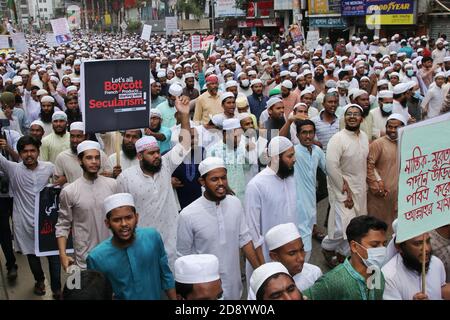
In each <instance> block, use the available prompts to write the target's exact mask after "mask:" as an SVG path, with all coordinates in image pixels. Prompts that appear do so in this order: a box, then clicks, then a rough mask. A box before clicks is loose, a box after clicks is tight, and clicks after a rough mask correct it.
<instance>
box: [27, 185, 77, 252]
mask: <svg viewBox="0 0 450 320" xmlns="http://www.w3.org/2000/svg"><path fill="white" fill-rule="evenodd" d="M60 193H61V188H57V187H53V186H47V187H45V188H44V189H43V190H41V192H39V193H38V194H37V195H36V197H35V206H34V207H35V214H34V235H35V237H34V247H35V254H36V256H38V257H44V256H55V255H59V251H58V243H57V241H56V235H55V226H56V223H57V222H58V211H59V194H60ZM66 252H67V253H73V241H72V235H71V234H70V235H69V239H67V250H66Z"/></svg>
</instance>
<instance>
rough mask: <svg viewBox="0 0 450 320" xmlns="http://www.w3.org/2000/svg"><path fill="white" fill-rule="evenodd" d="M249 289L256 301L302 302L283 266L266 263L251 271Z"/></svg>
mask: <svg viewBox="0 0 450 320" xmlns="http://www.w3.org/2000/svg"><path fill="white" fill-rule="evenodd" d="M250 288H251V289H252V291H253V292H256V300H303V295H302V294H301V292H300V290H299V289H298V288H297V286H296V285H295V281H294V279H293V278H292V276H291V275H290V274H289V272H288V270H287V269H286V267H285V266H283V265H282V264H281V263H279V262H268V263H266V264H263V265H262V266H260V267H259V268H257V269H256V270H255V271H253V273H252V276H251V278H250Z"/></svg>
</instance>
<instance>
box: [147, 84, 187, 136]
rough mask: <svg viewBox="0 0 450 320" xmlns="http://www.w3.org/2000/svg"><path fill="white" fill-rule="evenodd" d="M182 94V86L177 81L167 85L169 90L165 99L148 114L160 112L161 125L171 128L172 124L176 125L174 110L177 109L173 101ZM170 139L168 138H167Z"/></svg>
mask: <svg viewBox="0 0 450 320" xmlns="http://www.w3.org/2000/svg"><path fill="white" fill-rule="evenodd" d="M182 94H183V87H182V86H181V85H180V84H179V83H178V82H174V83H172V84H171V85H170V86H169V91H168V93H167V100H164V101H162V102H160V103H159V104H158V105H157V106H156V108H154V109H152V110H151V112H150V114H151V116H152V114H155V111H156V113H157V112H160V114H161V119H162V122H161V126H162V127H165V128H167V129H170V128H172V127H173V126H174V125H176V120H175V112H176V111H177V110H176V108H175V103H176V99H177V97H181V95H182ZM163 131H164V130H163ZM162 134H164V133H162ZM169 140H170V138H169Z"/></svg>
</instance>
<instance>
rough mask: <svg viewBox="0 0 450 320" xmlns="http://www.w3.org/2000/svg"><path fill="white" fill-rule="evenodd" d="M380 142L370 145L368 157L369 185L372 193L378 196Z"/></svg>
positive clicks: (376, 141)
mask: <svg viewBox="0 0 450 320" xmlns="http://www.w3.org/2000/svg"><path fill="white" fill-rule="evenodd" d="M381 150H382V148H381V144H380V141H378V140H375V141H374V142H373V143H371V144H370V145H369V155H368V156H367V184H368V186H369V190H370V192H372V193H373V194H376V193H377V192H378V183H377V181H378V180H379V175H378V173H377V172H376V164H377V161H378V159H379V157H380V155H381Z"/></svg>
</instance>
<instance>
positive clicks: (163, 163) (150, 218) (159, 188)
mask: <svg viewBox="0 0 450 320" xmlns="http://www.w3.org/2000/svg"><path fill="white" fill-rule="evenodd" d="M175 108H176V109H177V111H178V113H179V114H180V121H181V130H180V138H182V139H180V141H181V142H179V143H178V144H177V145H175V146H174V147H173V148H172V149H171V150H170V151H169V152H167V153H166V154H165V155H163V156H161V151H160V147H159V145H158V142H157V141H156V139H155V137H152V136H144V137H142V138H141V139H139V140H138V141H136V152H137V153H138V159H139V166H134V167H131V168H128V169H127V170H125V171H123V172H122V173H121V174H120V175H119V177H118V178H117V183H118V185H119V190H120V192H128V193H131V194H132V195H133V197H134V198H135V199H136V209H137V211H138V212H140V214H141V223H142V225H143V226H144V227H154V228H156V229H157V230H158V231H159V232H160V233H161V236H162V238H163V241H164V244H165V246H166V249H167V253H168V255H169V265H170V266H171V268H172V267H173V263H174V261H175V246H176V226H177V219H178V207H177V203H176V200H175V194H174V192H173V189H172V184H171V181H172V173H173V172H174V171H175V169H176V168H177V167H178V166H179V165H180V164H181V162H182V161H183V159H184V158H185V156H186V155H187V154H188V153H189V151H190V148H191V135H190V127H191V126H190V123H189V98H187V97H184V96H183V97H181V98H179V97H177V98H176V103H175Z"/></svg>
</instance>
